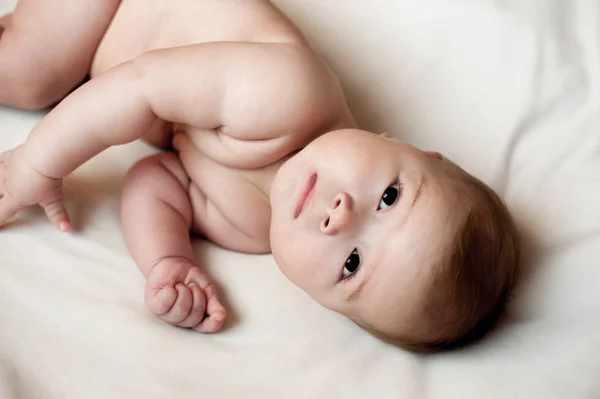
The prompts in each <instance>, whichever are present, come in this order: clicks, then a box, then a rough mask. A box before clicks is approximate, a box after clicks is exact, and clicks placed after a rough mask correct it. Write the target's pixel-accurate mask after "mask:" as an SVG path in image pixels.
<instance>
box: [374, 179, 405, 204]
mask: <svg viewBox="0 0 600 399" xmlns="http://www.w3.org/2000/svg"><path fill="white" fill-rule="evenodd" d="M400 193H401V189H400V184H398V182H396V183H394V184H392V185H391V186H389V187H388V188H386V189H385V191H384V192H383V195H382V196H381V201H379V206H378V207H377V210H380V209H384V208H387V207H390V206H392V205H394V204H395V203H396V201H398V198H400Z"/></svg>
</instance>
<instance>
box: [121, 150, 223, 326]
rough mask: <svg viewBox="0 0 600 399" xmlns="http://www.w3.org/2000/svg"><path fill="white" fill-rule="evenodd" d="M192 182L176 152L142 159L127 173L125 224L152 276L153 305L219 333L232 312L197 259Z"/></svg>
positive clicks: (174, 320)
mask: <svg viewBox="0 0 600 399" xmlns="http://www.w3.org/2000/svg"><path fill="white" fill-rule="evenodd" d="M189 186H190V180H189V178H188V176H187V174H186V172H185V170H184V169H183V166H182V165H181V162H180V161H179V158H178V157H177V155H175V154H174V153H167V152H165V153H161V154H158V155H154V156H152V157H149V158H146V159H143V160H141V161H140V162H138V163H137V164H136V165H134V166H133V168H132V169H131V170H130V171H129V172H128V174H127V177H126V178H125V187H124V190H123V203H122V206H121V212H122V213H121V223H122V226H123V233H124V235H125V241H126V242H127V246H128V247H129V250H130V252H131V254H132V256H133V258H134V260H135V261H136V263H137V265H138V267H139V268H140V270H141V272H142V273H143V274H144V276H146V279H147V283H146V292H145V302H146V306H147V307H148V309H150V311H152V312H153V313H154V314H155V315H157V316H158V317H159V318H160V319H161V320H164V321H166V322H168V323H170V324H174V325H178V326H181V327H192V328H194V329H196V330H198V331H201V332H214V331H217V330H219V329H220V328H221V327H222V325H223V322H224V320H225V317H226V312H225V308H224V307H223V306H222V305H221V302H220V301H219V298H218V296H217V294H216V290H215V286H214V285H213V284H212V281H211V279H210V278H209V277H208V276H207V275H206V274H205V273H204V272H203V271H202V270H201V269H200V268H198V267H196V265H195V262H194V252H193V250H192V245H191V242H190V228H191V224H192V204H191V203H190V199H189V196H188V188H189Z"/></svg>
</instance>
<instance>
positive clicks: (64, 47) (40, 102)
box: [0, 0, 121, 109]
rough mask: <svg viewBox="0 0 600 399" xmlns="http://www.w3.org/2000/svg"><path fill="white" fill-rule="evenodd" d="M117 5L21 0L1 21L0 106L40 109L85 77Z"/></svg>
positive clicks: (112, 1)
mask: <svg viewBox="0 0 600 399" xmlns="http://www.w3.org/2000/svg"><path fill="white" fill-rule="evenodd" d="M120 1H121V0H102V1H98V0H21V1H19V3H18V4H17V7H16V9H15V11H14V13H13V14H12V15H7V16H4V17H2V19H1V20H0V24H2V25H3V29H2V32H1V33H0V35H1V36H0V88H2V89H1V90H0V104H5V105H11V106H15V107H19V108H27V109H38V108H43V107H45V106H48V105H50V104H52V103H54V102H56V101H58V100H60V99H62V98H63V97H64V96H66V95H67V94H68V93H69V91H70V90H71V89H73V88H74V87H75V86H76V85H77V84H78V83H79V82H81V81H82V80H83V78H84V77H85V76H86V75H87V73H88V72H89V69H90V65H91V62H92V59H93V57H94V54H95V52H96V48H97V47H98V45H99V44H100V40H101V39H102V37H103V36H104V32H105V31H106V29H107V28H108V25H109V24H110V21H111V20H112V17H113V16H114V14H115V12H116V10H117V8H118V6H119V4H120Z"/></svg>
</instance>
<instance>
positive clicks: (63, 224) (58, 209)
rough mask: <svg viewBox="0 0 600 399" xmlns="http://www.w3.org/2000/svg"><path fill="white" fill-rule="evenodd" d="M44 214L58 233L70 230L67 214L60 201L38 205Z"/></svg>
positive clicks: (69, 220)
mask: <svg viewBox="0 0 600 399" xmlns="http://www.w3.org/2000/svg"><path fill="white" fill-rule="evenodd" d="M40 205H41V206H42V207H43V208H44V212H46V216H48V219H50V221H51V222H52V223H54V225H55V226H56V227H57V228H58V229H59V230H60V231H69V230H70V229H71V219H70V218H69V214H68V213H67V208H65V204H64V203H63V202H62V200H60V199H59V200H56V201H52V202H47V203H43V204H40Z"/></svg>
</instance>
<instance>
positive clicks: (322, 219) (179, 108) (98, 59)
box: [0, 0, 518, 349]
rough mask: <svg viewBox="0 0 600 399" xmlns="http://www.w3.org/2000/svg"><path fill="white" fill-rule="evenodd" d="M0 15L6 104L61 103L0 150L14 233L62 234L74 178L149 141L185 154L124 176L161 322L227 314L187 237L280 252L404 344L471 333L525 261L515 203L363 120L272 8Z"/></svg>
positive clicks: (114, 5)
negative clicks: (116, 151) (118, 151)
mask: <svg viewBox="0 0 600 399" xmlns="http://www.w3.org/2000/svg"><path fill="white" fill-rule="evenodd" d="M0 25H2V26H3V29H2V32H3V33H2V36H0V104H5V105H10V106H14V107H20V108H25V109H38V108H43V107H46V106H48V105H51V104H54V103H57V102H58V105H57V106H56V107H55V108H54V109H53V110H52V111H51V112H50V113H49V114H48V115H47V116H46V117H45V118H44V119H43V120H42V121H41V122H40V123H39V124H38V125H37V126H36V127H35V128H34V129H33V130H32V132H31V134H30V135H29V137H28V139H27V141H26V143H25V144H23V145H21V146H19V147H17V148H16V149H14V150H12V151H8V152H5V153H4V154H2V155H1V157H0V224H3V223H6V222H7V221H8V220H9V219H10V218H12V217H13V216H14V215H15V214H16V213H17V212H18V211H19V210H21V209H22V208H23V207H25V206H30V205H40V206H42V207H43V208H44V210H45V212H46V214H47V216H48V218H49V219H50V220H51V221H52V222H53V223H54V224H55V225H56V226H57V227H58V228H59V229H60V230H62V231H67V230H69V229H70V227H71V221H70V219H69V217H68V214H67V211H66V209H65V206H64V204H63V198H62V179H63V178H64V177H66V176H68V175H69V174H70V173H71V172H72V171H73V170H75V169H76V168H77V167H78V166H80V165H81V164H83V163H84V162H86V161H87V160H89V159H90V158H92V157H93V156H95V155H96V154H98V153H100V152H101V151H103V150H105V149H106V148H107V147H109V146H113V145H119V144H124V143H128V142H132V141H134V140H136V139H138V138H142V139H145V140H146V141H148V142H149V143H151V144H153V145H155V146H158V147H161V148H165V149H171V151H165V152H162V153H159V154H157V155H154V156H151V157H149V158H146V159H143V160H141V161H140V162H138V163H137V164H136V165H135V166H133V168H132V169H131V170H130V171H129V172H128V174H127V176H126V178H125V183H124V192H123V199H122V216H121V218H122V228H123V233H124V236H125V240H126V243H127V246H128V248H129V250H130V252H131V254H132V256H133V258H134V260H135V262H136V263H137V265H138V267H139V269H140V271H141V272H142V273H143V274H144V276H145V277H146V279H147V283H146V288H145V303H146V305H147V307H148V309H149V310H150V311H151V312H152V313H154V314H155V315H156V316H158V317H159V318H160V319H162V320H164V321H165V322H168V323H171V324H173V325H177V326H181V327H188V328H193V329H195V330H198V331H200V332H215V331H218V330H219V329H220V328H221V327H222V326H223V322H224V320H225V318H226V314H227V313H226V310H225V308H224V307H223V305H222V304H221V302H220V301H219V297H218V294H217V292H216V289H215V286H214V285H213V283H212V282H211V279H210V277H209V276H208V275H206V273H205V272H204V271H203V270H202V269H201V267H198V265H197V264H196V263H195V260H194V252H193V250H192V246H191V242H190V233H192V234H198V235H201V236H204V237H206V238H207V239H209V240H211V241H213V242H215V243H216V244H218V245H220V246H222V247H224V248H228V249H232V250H236V251H241V252H247V253H267V252H273V254H274V257H275V259H276V261H277V264H278V265H279V267H280V269H281V271H282V272H283V273H284V274H285V275H286V276H287V277H288V278H289V279H290V280H291V281H292V282H293V283H294V284H296V285H298V286H299V287H300V288H302V289H303V290H304V291H306V292H307V293H308V294H309V295H310V296H312V297H313V298H314V299H315V300H316V301H318V302H319V303H320V304H322V305H324V306H326V307H327V308H329V309H332V310H335V311H337V312H341V313H343V314H344V315H346V316H348V317H350V318H351V319H352V320H353V321H355V322H356V323H357V324H359V325H360V326H362V327H364V328H365V329H367V330H368V331H370V332H372V333H374V334H375V335H377V336H379V337H381V338H383V339H385V340H387V341H390V342H394V343H397V344H400V345H403V346H405V347H409V348H413V349H435V348H441V347H451V346H456V345H460V344H463V343H466V342H468V341H469V340H471V339H474V338H476V337H477V336H479V335H481V334H482V333H483V332H484V331H485V330H486V329H487V328H488V327H489V326H490V325H491V323H492V322H493V321H494V319H495V317H496V316H497V314H498V311H499V310H500V309H501V307H502V304H503V303H504V301H505V297H506V295H507V293H508V292H509V289H510V287H511V284H512V281H513V278H514V275H515V270H516V261H517V258H518V245H517V233H516V229H515V227H514V224H513V222H512V220H511V218H510V216H509V214H508V212H507V210H506V208H505V206H504V205H503V204H502V201H501V200H500V199H499V198H498V196H497V195H496V194H494V193H493V192H492V191H491V190H490V189H489V188H488V187H486V186H485V185H484V184H483V183H481V182H480V181H478V180H476V179H475V178H473V177H472V176H470V175H468V174H467V173H465V172H464V171H462V170H461V169H460V168H459V167H457V166H456V165H454V164H453V163H451V162H450V161H448V160H446V159H444V158H443V157H442V156H441V155H440V154H439V153H435V152H423V151H420V150H418V149H416V148H414V147H412V146H410V145H408V144H406V143H403V142H401V141H399V140H397V139H395V138H394V137H392V136H391V135H389V134H386V133H384V134H380V135H378V134H373V133H369V132H365V131H362V130H358V129H357V127H356V124H355V122H354V120H353V118H352V116H351V114H350V112H349V109H348V106H347V104H346V101H345V99H344V96H343V93H342V89H341V87H340V84H339V82H338V80H337V78H336V77H335V75H334V74H333V73H332V71H331V70H330V69H329V68H328V66H327V65H326V64H324V63H323V61H322V60H321V59H320V58H319V57H318V56H317V54H315V52H314V51H313V50H312V49H311V47H310V46H309V44H308V43H307V41H306V39H305V38H304V36H303V35H302V33H301V32H300V31H299V30H298V28H296V27H295V26H294V25H293V24H292V22H291V21H290V20H289V19H287V18H286V17H285V16H284V15H283V14H282V13H281V12H280V11H279V10H278V9H277V8H276V7H275V6H274V5H273V4H272V3H271V2H269V1H267V0H176V1H173V0H104V1H97V0H54V1H52V2H43V1H34V0H21V1H20V2H19V3H18V5H17V7H16V9H15V11H14V13H13V14H11V15H7V16H4V17H2V18H1V19H0ZM88 75H89V77H90V80H89V81H88V82H87V83H84V84H83V85H81V86H80V87H79V88H77V89H75V90H74V88H75V87H76V86H77V85H78V84H80V83H81V82H82V81H83V80H84V78H85V77H86V76H88ZM72 90H74V91H72ZM70 91H72V92H71V93H70V94H69V92H70Z"/></svg>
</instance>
